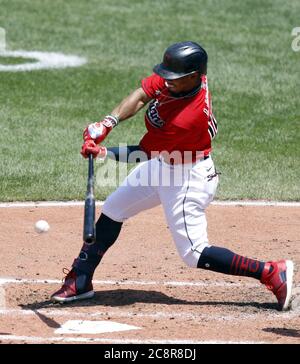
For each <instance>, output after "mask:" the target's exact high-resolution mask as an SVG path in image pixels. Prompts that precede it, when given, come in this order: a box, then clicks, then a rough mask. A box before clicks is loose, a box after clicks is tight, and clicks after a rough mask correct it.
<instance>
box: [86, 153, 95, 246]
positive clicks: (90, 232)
mask: <svg viewBox="0 0 300 364" xmlns="http://www.w3.org/2000/svg"><path fill="white" fill-rule="evenodd" d="M95 239H96V236H95V196H94V159H93V155H92V154H90V155H89V169H88V181H87V190H86V196H85V202H84V223H83V241H85V242H86V243H88V244H93V243H94V241H95Z"/></svg>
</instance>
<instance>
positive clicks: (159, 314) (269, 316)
mask: <svg viewBox="0 0 300 364" xmlns="http://www.w3.org/2000/svg"><path fill="white" fill-rule="evenodd" d="M36 313H40V314H42V315H46V316H50V317H66V318H68V317H71V318H75V317H76V318H82V319H85V318H86V319H97V318H107V317H117V318H137V319H140V318H144V319H145V318H151V319H171V318H172V319H178V320H188V319H193V320H205V321H223V322H224V321H230V322H231V321H232V322H233V321H235V322H239V321H240V320H242V321H244V320H259V319H260V318H261V319H264V320H271V321H273V320H276V319H279V320H292V319H294V318H295V317H298V316H299V312H293V311H288V312H280V313H279V312H272V313H270V312H264V311H263V312H255V313H243V312H237V313H236V314H234V315H226V314H224V313H209V314H206V313H195V312H194V313H191V312H184V311H181V312H174V311H173V312H170V313H168V312H164V311H155V312H132V311H125V312H121V311H110V310H108V309H106V310H105V311H103V312H99V311H97V312H88V313H84V312H75V311H74V309H72V308H70V310H68V309H64V310H63V309H61V308H57V309H48V308H40V309H35V310H31V309H23V310H22V309H16V308H6V309H0V315H2V316H13V317H15V316H23V317H24V316H34V315H36Z"/></svg>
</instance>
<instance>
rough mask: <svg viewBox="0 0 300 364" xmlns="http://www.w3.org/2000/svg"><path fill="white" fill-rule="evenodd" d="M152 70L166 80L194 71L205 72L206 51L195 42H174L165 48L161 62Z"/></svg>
mask: <svg viewBox="0 0 300 364" xmlns="http://www.w3.org/2000/svg"><path fill="white" fill-rule="evenodd" d="M153 71H154V72H155V73H157V74H158V75H159V76H161V77H162V78H164V79H166V80H175V79H176V78H181V77H184V76H187V75H189V74H191V73H194V72H199V73H200V74H201V75H202V74H206V72H207V53H206V51H205V50H204V49H203V48H202V47H201V46H200V45H199V44H197V43H195V42H181V43H175V44H173V45H171V46H170V47H168V48H167V50H166V51H165V53H164V58H163V62H162V63H160V64H157V65H156V66H155V67H154V68H153Z"/></svg>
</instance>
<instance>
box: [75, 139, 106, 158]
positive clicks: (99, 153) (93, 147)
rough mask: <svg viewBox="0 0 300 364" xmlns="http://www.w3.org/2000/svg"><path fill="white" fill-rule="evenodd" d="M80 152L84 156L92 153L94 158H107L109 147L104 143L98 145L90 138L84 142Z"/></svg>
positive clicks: (86, 156)
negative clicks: (103, 144) (104, 145)
mask: <svg viewBox="0 0 300 364" xmlns="http://www.w3.org/2000/svg"><path fill="white" fill-rule="evenodd" d="M80 154H81V155H82V156H83V157H84V158H88V157H89V155H90V154H92V155H93V158H101V159H105V158H106V155H107V149H106V147H103V146H102V145H97V144H96V143H95V142H94V140H90V139H89V140H86V141H85V142H84V143H83V145H82V148H81V152H80Z"/></svg>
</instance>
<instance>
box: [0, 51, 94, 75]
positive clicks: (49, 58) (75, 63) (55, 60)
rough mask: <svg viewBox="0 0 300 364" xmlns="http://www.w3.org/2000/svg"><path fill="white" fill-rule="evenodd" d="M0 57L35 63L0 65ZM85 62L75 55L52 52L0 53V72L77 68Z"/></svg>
mask: <svg viewBox="0 0 300 364" xmlns="http://www.w3.org/2000/svg"><path fill="white" fill-rule="evenodd" d="M1 57H12V58H16V57H20V58H25V59H35V60H37V62H29V63H21V64H15V65H9V64H8V65H3V64H1ZM86 62H87V60H86V58H83V57H78V56H75V55H66V54H63V53H54V52H39V51H24V50H18V51H6V50H4V51H1V52H0V72H20V71H35V70H45V69H56V68H66V67H79V66H82V65H84V64H85V63H86Z"/></svg>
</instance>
